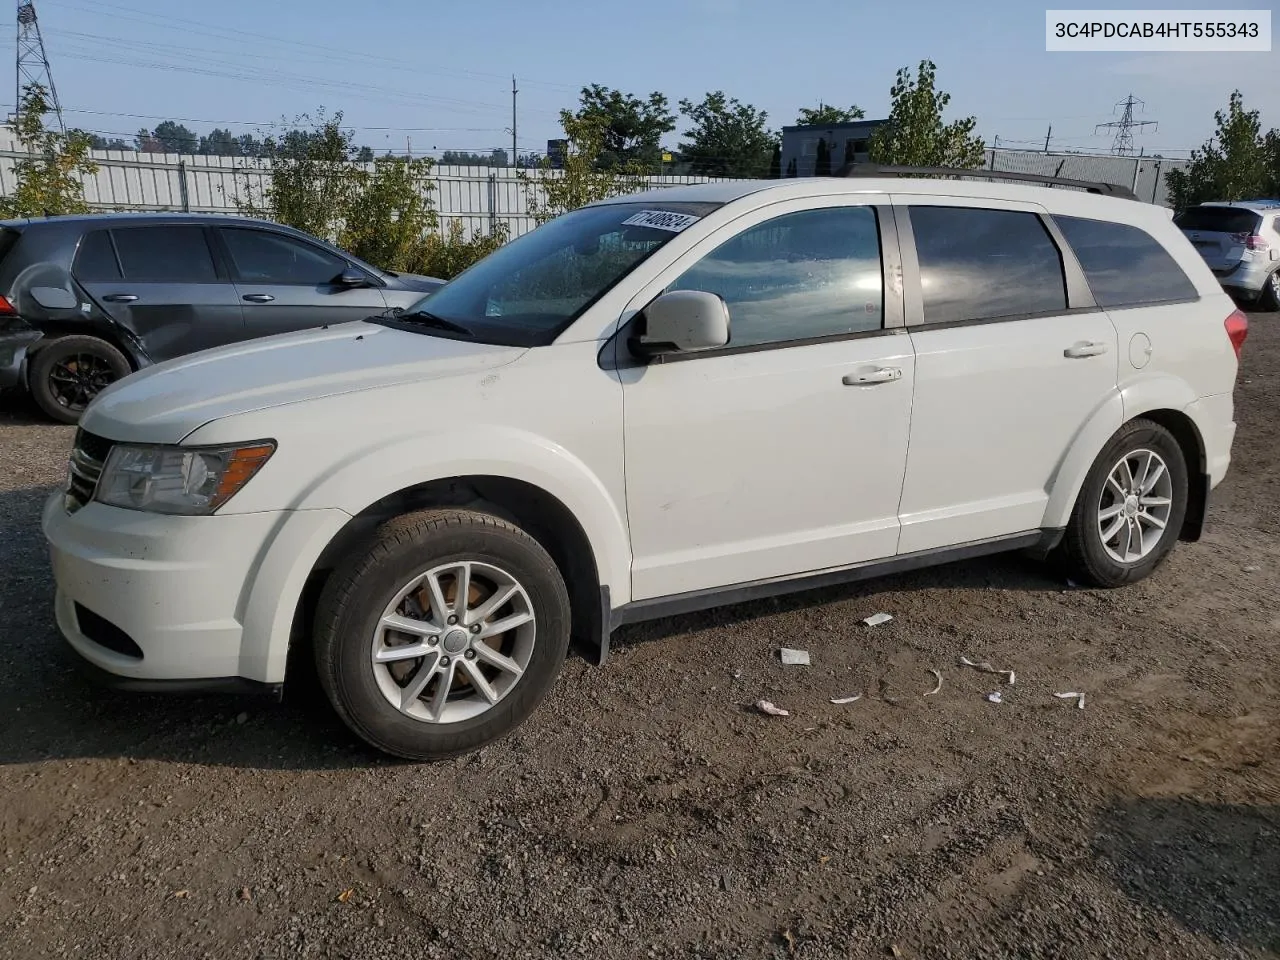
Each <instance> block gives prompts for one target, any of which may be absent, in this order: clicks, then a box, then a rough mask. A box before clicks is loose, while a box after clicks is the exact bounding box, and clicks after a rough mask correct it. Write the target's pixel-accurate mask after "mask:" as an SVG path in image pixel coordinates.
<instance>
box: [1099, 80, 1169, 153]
mask: <svg viewBox="0 0 1280 960" xmlns="http://www.w3.org/2000/svg"><path fill="white" fill-rule="evenodd" d="M1116 106H1117V107H1124V113H1123V114H1121V116H1120V119H1119V120H1112V121H1111V122H1109V123H1100V124H1098V125H1097V126H1096V127H1094V128H1093V130H1094V133H1095V134H1096V133H1097V132H1098V131H1099V130H1109V129H1114V130H1115V131H1116V138H1115V140H1113V141H1112V143H1111V152H1112V153H1114V154H1116V155H1118V156H1121V157H1123V156H1127V155H1128V154H1131V153H1133V131H1134V130H1135V129H1138V130H1141V129H1142V128H1143V127H1154V126H1156V121H1154V120H1134V119H1133V108H1134V107H1135V106H1140V107H1142V108H1143V109H1145V108H1146V104H1145V103H1143V102H1142V101H1141V100H1139V99H1138V98H1137V97H1135V96H1134V95H1133V94H1132V93H1131V94H1129V96H1127V97H1125V98H1124V99H1123V100H1121V101H1120V102H1119V103H1117V104H1116ZM1112 112H1113V113H1114V112H1115V109H1114V108H1112Z"/></svg>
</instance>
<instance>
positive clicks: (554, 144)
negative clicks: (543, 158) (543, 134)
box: [547, 140, 569, 170]
mask: <svg viewBox="0 0 1280 960" xmlns="http://www.w3.org/2000/svg"><path fill="white" fill-rule="evenodd" d="M568 149H569V141H568V140H548V141H547V159H548V160H550V161H551V169H552V170H559V169H561V168H562V167H564V154H565V151H566V150H568Z"/></svg>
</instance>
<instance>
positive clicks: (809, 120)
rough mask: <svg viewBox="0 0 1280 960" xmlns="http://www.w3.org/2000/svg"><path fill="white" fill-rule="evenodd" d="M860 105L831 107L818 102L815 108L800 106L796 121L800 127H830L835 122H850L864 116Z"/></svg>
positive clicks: (864, 113)
mask: <svg viewBox="0 0 1280 960" xmlns="http://www.w3.org/2000/svg"><path fill="white" fill-rule="evenodd" d="M866 115H867V114H866V112H865V111H864V110H863V109H862V108H861V107H850V108H849V109H847V110H846V109H845V108H844V107H833V106H831V105H830V104H828V103H820V104H818V106H817V108H816V109H814V108H811V107H801V108H800V114H799V116H797V117H796V123H797V124H798V125H799V126H802V127H830V126H834V125H835V124H837V123H852V122H853V121H854V120H861V119H863V118H864V117H865V116H866Z"/></svg>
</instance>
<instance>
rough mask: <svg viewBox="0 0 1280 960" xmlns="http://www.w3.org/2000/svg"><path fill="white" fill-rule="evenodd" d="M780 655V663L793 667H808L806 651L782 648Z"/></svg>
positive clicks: (807, 652) (807, 653)
mask: <svg viewBox="0 0 1280 960" xmlns="http://www.w3.org/2000/svg"><path fill="white" fill-rule="evenodd" d="M780 653H781V654H782V662H783V663H785V664H787V665H788V666H793V667H807V666H809V651H808V650H788V649H787V648H786V647H783V648H782V650H781V651H780Z"/></svg>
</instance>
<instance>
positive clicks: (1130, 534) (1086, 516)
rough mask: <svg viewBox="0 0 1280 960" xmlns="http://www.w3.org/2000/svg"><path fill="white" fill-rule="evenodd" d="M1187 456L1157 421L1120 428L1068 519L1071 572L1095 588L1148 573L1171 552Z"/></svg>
mask: <svg viewBox="0 0 1280 960" xmlns="http://www.w3.org/2000/svg"><path fill="white" fill-rule="evenodd" d="M1188 492H1189V484H1188V481H1187V465H1186V459H1185V458H1184V457H1183V454H1182V448H1181V447H1179V446H1178V441H1177V440H1176V439H1174V437H1173V434H1171V433H1170V432H1169V431H1168V430H1166V429H1165V428H1164V427H1162V426H1160V424H1158V423H1154V422H1152V421H1150V420H1133V421H1131V422H1129V423H1127V424H1125V425H1124V426H1123V427H1121V428H1120V429H1119V430H1118V431H1117V432H1116V434H1115V436H1114V437H1112V438H1111V441H1110V442H1109V443H1108V444H1107V446H1106V447H1105V448H1104V449H1103V451H1102V452H1101V453H1100V454H1098V459H1097V460H1095V461H1094V463H1093V467H1092V468H1091V469H1090V470H1089V475H1088V477H1086V478H1085V482H1084V486H1083V488H1081V490H1080V495H1079V497H1078V498H1077V500H1076V505H1075V508H1074V510H1073V511H1072V513H1071V519H1070V521H1069V522H1068V524H1067V532H1066V537H1065V538H1064V540H1063V545H1062V556H1063V559H1064V560H1065V562H1066V565H1067V568H1068V572H1069V573H1070V574H1071V575H1072V576H1074V577H1075V578H1077V579H1079V580H1081V581H1082V582H1085V583H1088V584H1090V585H1091V586H1096V587H1119V586H1123V585H1124V584H1128V583H1134V582H1136V581H1138V580H1141V579H1143V578H1144V577H1146V576H1147V575H1148V574H1150V573H1151V571H1153V570H1154V569H1155V568H1156V567H1158V566H1159V565H1160V564H1161V563H1162V562H1163V561H1164V559H1165V557H1167V556H1168V555H1169V551H1171V550H1172V549H1173V547H1174V545H1175V544H1176V543H1177V540H1178V531H1179V530H1181V529H1182V522H1183V520H1184V519H1185V518H1186V515H1187V496H1188Z"/></svg>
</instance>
